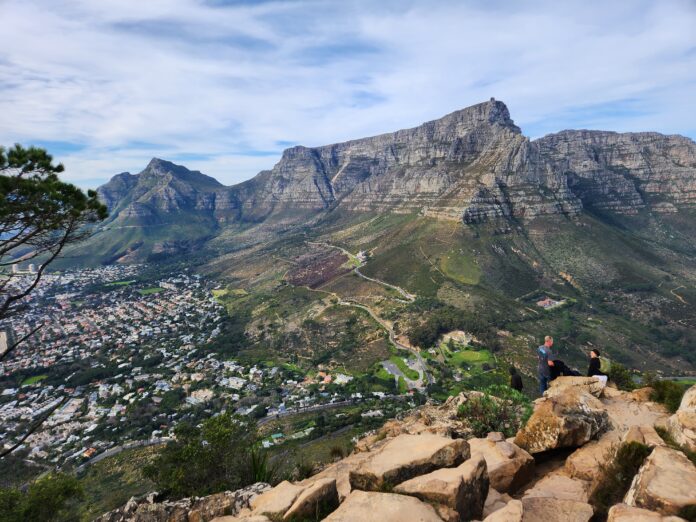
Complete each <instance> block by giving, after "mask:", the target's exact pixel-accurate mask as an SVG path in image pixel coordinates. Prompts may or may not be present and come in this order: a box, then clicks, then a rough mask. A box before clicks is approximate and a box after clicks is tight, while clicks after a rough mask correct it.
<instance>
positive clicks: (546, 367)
mask: <svg viewBox="0 0 696 522" xmlns="http://www.w3.org/2000/svg"><path fill="white" fill-rule="evenodd" d="M552 346H553V337H551V336H550V335H547V336H546V337H544V344H542V345H541V346H539V348H537V359H538V361H539V364H538V365H537V374H538V376H539V393H541V394H542V395H543V394H544V392H545V391H546V390H547V389H548V387H549V379H550V377H551V368H550V367H551V366H553V354H552V353H551V347H552Z"/></svg>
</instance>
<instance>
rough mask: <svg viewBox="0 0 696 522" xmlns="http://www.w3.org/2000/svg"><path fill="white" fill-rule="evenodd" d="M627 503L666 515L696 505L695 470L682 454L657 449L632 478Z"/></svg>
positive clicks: (660, 448) (669, 449) (665, 449)
mask: <svg viewBox="0 0 696 522" xmlns="http://www.w3.org/2000/svg"><path fill="white" fill-rule="evenodd" d="M624 502H625V503H626V504H628V505H629V506H635V507H641V508H645V509H648V510H651V511H657V512H659V513H662V514H664V515H675V514H677V513H678V511H679V510H680V509H681V508H683V507H685V506H692V505H696V466H694V465H693V463H692V462H691V461H690V460H689V459H688V458H686V456H685V455H684V454H683V453H682V452H681V451H677V450H674V449H671V448H666V447H662V446H658V447H656V448H655V449H653V451H652V453H651V454H650V455H649V456H648V458H647V459H645V462H644V463H643V465H642V466H641V468H640V470H639V471H638V473H637V474H636V476H635V477H634V478H633V482H632V483H631V487H630V488H629V490H628V493H626V497H625V498H624Z"/></svg>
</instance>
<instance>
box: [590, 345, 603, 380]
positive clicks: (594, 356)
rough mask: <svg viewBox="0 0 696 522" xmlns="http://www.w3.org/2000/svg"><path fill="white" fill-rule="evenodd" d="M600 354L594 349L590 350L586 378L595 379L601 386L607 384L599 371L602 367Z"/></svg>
mask: <svg viewBox="0 0 696 522" xmlns="http://www.w3.org/2000/svg"><path fill="white" fill-rule="evenodd" d="M599 357H600V353H599V350H597V349H596V348H594V349H592V350H590V366H589V367H588V368H587V376H588V377H597V379H599V380H600V381H601V382H602V384H604V385H606V384H607V379H608V377H607V375H606V374H605V373H604V372H603V371H602V370H601V369H600V368H601V366H602V361H601V359H600V358H599Z"/></svg>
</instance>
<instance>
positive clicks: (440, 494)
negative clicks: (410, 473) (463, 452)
mask: <svg viewBox="0 0 696 522" xmlns="http://www.w3.org/2000/svg"><path fill="white" fill-rule="evenodd" d="M488 487H489V483H488V473H487V471H486V461H485V460H484V459H483V457H481V456H479V457H472V458H471V459H469V460H467V461H466V462H464V463H463V464H461V465H460V466H458V467H456V468H442V469H438V470H435V471H433V472H431V473H428V474H426V475H421V476H419V477H415V478H412V479H410V480H407V481H406V482H402V483H401V484H399V485H398V486H396V487H395V488H394V492H395V493H401V494H403V495H411V496H414V497H416V498H419V499H421V500H423V501H425V502H429V503H438V504H444V505H445V506H448V507H450V508H452V509H454V510H456V511H457V513H459V516H460V518H461V519H462V520H471V519H475V518H480V517H481V514H482V513H483V505H484V503H485V501H486V495H487V494H488Z"/></svg>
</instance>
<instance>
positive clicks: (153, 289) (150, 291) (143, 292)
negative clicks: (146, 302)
mask: <svg viewBox="0 0 696 522" xmlns="http://www.w3.org/2000/svg"><path fill="white" fill-rule="evenodd" d="M159 292H164V288H160V287H159V286H153V287H151V288H143V289H141V290H138V293H139V294H140V295H150V294H158V293H159Z"/></svg>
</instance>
